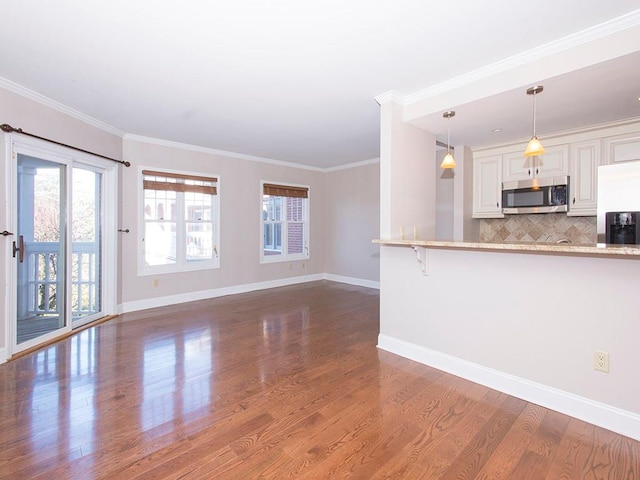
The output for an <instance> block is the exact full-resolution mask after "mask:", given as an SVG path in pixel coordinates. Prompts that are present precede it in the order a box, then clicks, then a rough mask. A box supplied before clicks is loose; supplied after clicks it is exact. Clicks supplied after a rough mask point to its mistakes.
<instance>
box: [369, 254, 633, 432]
mask: <svg viewBox="0 0 640 480" xmlns="http://www.w3.org/2000/svg"><path fill="white" fill-rule="evenodd" d="M427 255H428V261H427V263H428V275H422V273H421V271H420V268H419V265H418V263H417V262H416V255H415V253H414V252H413V251H412V250H411V249H410V248H408V247H382V248H381V278H380V287H381V291H380V294H381V301H380V344H381V345H382V346H383V348H387V349H389V350H391V351H395V352H396V353H398V354H401V355H403V356H406V357H409V358H414V359H416V360H418V361H422V362H424V363H427V364H429V365H432V366H434V367H436V368H440V369H443V370H447V371H451V372H452V373H454V374H456V375H459V376H463V377H466V378H469V379H471V380H473V381H476V382H478V383H483V384H486V385H489V386H491V387H493V388H497V389H498V390H502V391H505V392H507V393H510V394H513V395H516V396H519V397H521V398H525V399H528V400H530V401H533V402H534V403H538V404H541V405H544V406H547V407H549V408H552V409H556V410H559V411H562V412H564V413H567V414H569V415H573V416H576V417H578V418H583V419H585V420H587V421H589V422H592V423H595V424H599V425H602V426H604V427H606V428H609V429H611V430H614V431H618V432H620V433H623V434H625V435H628V436H632V437H634V438H637V439H640V382H638V365H640V356H639V355H640V354H639V353H638V352H639V350H638V325H637V323H638V318H639V317H638V312H637V304H636V302H635V301H634V299H635V298H636V297H637V284H638V278H640V260H638V259H632V258H627V259H621V258H615V259H612V258H609V259H607V258H589V257H578V256H559V255H541V254H519V253H499V252H484V251H465V250H439V249H431V250H429V251H428V254H427ZM596 350H601V351H606V352H609V354H610V361H611V370H610V373H602V372H598V371H595V370H594V369H593V354H594V351H596Z"/></svg>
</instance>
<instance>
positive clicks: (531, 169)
mask: <svg viewBox="0 0 640 480" xmlns="http://www.w3.org/2000/svg"><path fill="white" fill-rule="evenodd" d="M546 150H547V151H546V153H545V154H544V155H540V156H539V157H525V156H524V155H523V154H522V152H523V151H524V150H518V151H517V152H513V153H508V154H505V155H504V156H503V161H502V181H503V182H509V181H512V180H527V179H530V178H534V177H555V176H560V175H568V174H569V146H568V145H557V146H552V147H548V148H547V149H546Z"/></svg>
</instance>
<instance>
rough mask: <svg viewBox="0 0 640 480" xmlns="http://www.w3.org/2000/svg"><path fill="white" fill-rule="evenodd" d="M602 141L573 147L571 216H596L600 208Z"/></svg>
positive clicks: (570, 194)
mask: <svg viewBox="0 0 640 480" xmlns="http://www.w3.org/2000/svg"><path fill="white" fill-rule="evenodd" d="M601 145H602V140H589V141H586V142H580V143H574V144H572V145H571V154H570V158H571V168H570V170H569V176H570V178H569V202H570V203H569V211H568V212H567V215H569V216H575V217H577V216H592V215H596V212H597V208H598V167H599V166H600V165H601V164H602V161H601V160H602V154H601Z"/></svg>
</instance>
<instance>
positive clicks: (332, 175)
mask: <svg viewBox="0 0 640 480" xmlns="http://www.w3.org/2000/svg"><path fill="white" fill-rule="evenodd" d="M325 185H326V190H325V193H326V194H325V215H326V219H327V221H326V222H325V226H326V230H325V241H324V244H325V258H326V264H325V271H326V272H327V273H328V274H330V275H332V276H334V277H342V278H344V277H346V278H353V279H358V281H359V282H358V283H362V284H364V285H369V286H377V285H378V282H379V280H380V247H379V246H378V245H377V244H373V243H372V242H371V240H373V239H374V238H378V237H379V235H380V164H379V163H378V162H376V163H373V164H370V165H364V166H359V167H356V168H348V169H341V170H336V171H332V172H329V173H327V174H326V181H325ZM362 280H364V282H362Z"/></svg>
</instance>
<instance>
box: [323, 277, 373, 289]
mask: <svg viewBox="0 0 640 480" xmlns="http://www.w3.org/2000/svg"><path fill="white" fill-rule="evenodd" d="M324 278H325V279H326V280H330V281H332V282H339V283H348V284H349V285H357V286H358V287H367V288H375V289H376V290H380V282H374V281H373V280H364V279H362V278H353V277H343V276H341V275H334V274H332V273H325V274H324Z"/></svg>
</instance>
